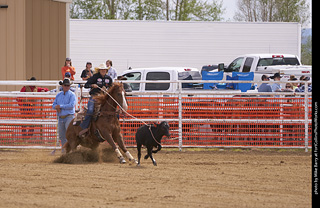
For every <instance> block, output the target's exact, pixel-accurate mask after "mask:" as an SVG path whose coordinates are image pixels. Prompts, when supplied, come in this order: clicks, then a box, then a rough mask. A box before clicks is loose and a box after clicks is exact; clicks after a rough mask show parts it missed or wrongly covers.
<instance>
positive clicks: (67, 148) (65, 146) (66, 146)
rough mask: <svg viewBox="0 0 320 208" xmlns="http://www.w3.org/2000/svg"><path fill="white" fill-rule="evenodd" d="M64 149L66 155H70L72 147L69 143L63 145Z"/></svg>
mask: <svg viewBox="0 0 320 208" xmlns="http://www.w3.org/2000/svg"><path fill="white" fill-rule="evenodd" d="M62 148H64V149H65V150H66V153H69V152H70V151H71V146H70V144H69V142H68V141H67V142H66V143H65V144H64V145H63V147H62Z"/></svg>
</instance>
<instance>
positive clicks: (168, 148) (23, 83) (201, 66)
mask: <svg viewBox="0 0 320 208" xmlns="http://www.w3.org/2000/svg"><path fill="white" fill-rule="evenodd" d="M57 2H59V1H57ZM55 3H56V2H55ZM7 9H10V5H9V7H8V8H7ZM1 12H3V9H1V10H0V15H1ZM67 20H68V18H67ZM0 21H1V20H0ZM43 21H45V20H43ZM68 21H70V22H69V23H68V24H67V30H68V31H69V32H68V33H67V34H68V35H69V37H68V36H67V37H68V38H69V39H68V40H67V41H66V45H67V50H66V51H67V53H65V54H64V57H59V58H57V59H56V60H59V62H58V63H54V64H56V65H57V66H58V67H55V69H50V70H54V72H43V71H42V72H41V73H39V74H32V73H30V72H28V70H27V71H26V76H28V75H30V76H28V77H26V78H25V79H12V78H11V79H10V78H8V79H7V80H1V81H0V89H3V90H2V91H0V118H1V119H0V207H268V208H270V207H311V206H312V195H317V186H315V184H317V183H312V180H313V177H312V175H314V174H315V173H314V172H312V169H311V166H312V152H313V150H314V149H313V137H312V132H313V128H312V116H313V115H312V114H313V112H314V109H312V77H311V75H312V71H311V70H312V68H311V66H305V65H302V64H301V62H300V60H299V56H300V55H301V54H300V50H301V48H300V45H301V42H300V40H299V38H301V32H297V31H298V30H301V25H300V24H298V23H287V24H284V23H274V24H271V23H270V24H268V23H265V24H262V23H261V24H255V23H252V24H250V23H231V22H229V23H220V22H213V23H204V22H191V23H185V22H177V23H172V22H166V23H164V22H160V23H159V22H149V21H98V20H96V21H93V20H88V21H85V20H84V21H81V20H68ZM108 27H109V28H114V30H113V32H112V33H110V34H109V36H108V37H105V36H106V33H104V32H103V31H104V29H105V28H108ZM159 27H160V29H159ZM161 27H162V29H161ZM241 27H245V28H247V29H244V30H243V31H241V30H240V28H241ZM128 28H137V30H132V33H130V34H127V33H126V34H124V33H123V32H124V31H125V30H127V29H128ZM147 28H148V29H147ZM149 28H151V29H150V31H158V32H159V33H160V35H159V34H158V32H148V31H149ZM164 28H165V30H163V29H164ZM190 28H193V29H194V30H195V31H198V30H201V28H203V29H206V30H210V31H209V33H211V34H212V33H213V31H224V30H229V32H228V33H226V34H219V33H215V35H214V37H213V38H207V37H205V35H203V34H202V33H201V34H202V35H201V36H197V34H198V33H195V32H194V33H192V32H190ZM210 28H212V31H211V29H210ZM232 28H234V29H235V30H236V31H237V34H238V36H234V35H230V34H232V32H231V31H232V30H233V29H232ZM248 28H249V29H248ZM255 28H256V29H257V30H255ZM282 28H284V29H283V31H282ZM87 29H89V30H88V32H86V31H85V30H87ZM152 29H153V30H152ZM264 29H265V31H264V32H263V31H262V30H264ZM138 30H140V31H138ZM173 30H176V31H173ZM248 30H249V31H254V30H255V31H258V34H247V31H248ZM93 31H96V33H92V32H93ZM163 31H164V32H163ZM202 31H203V30H202ZM274 31H277V32H278V33H279V34H277V38H274V37H273V36H272V35H270V34H272V33H273V32H274ZM290 31H291V32H290ZM188 32H190V33H192V34H191V35H190V36H189V35H188ZM268 32H269V34H268ZM142 33H147V34H145V36H143V35H142ZM164 33H168V36H166V35H164ZM182 33H185V34H186V35H185V36H184V38H185V39H184V40H185V41H187V45H186V42H181V41H180V39H179V41H178V39H176V38H177V37H181V36H180V35H181V34H182ZM242 33H243V34H242ZM263 33H266V35H265V37H264V36H263V35H262V34H263ZM175 34H177V36H175ZM199 34H200V33H199ZM282 34H284V35H283V36H282ZM0 35H1V34H0ZM140 35H141V37H140ZM158 35H159V36H158ZM229 35H230V36H229ZM258 36H259V40H258V39H257V38H258ZM0 37H2V36H0ZM170 38H171V39H170ZM215 38H216V39H215ZM228 38H231V39H232V41H234V42H233V43H234V44H232V46H231V45H228V44H226V43H227V42H228V41H230V39H228ZM224 39H228V40H226V42H223V40H224ZM277 39H279V40H277ZM110 40H114V42H112V41H111V42H110ZM297 40H299V41H297ZM8 41H9V42H10V40H8ZM153 41H155V42H157V43H155V45H152V44H153ZM210 41H214V43H211V42H210ZM241 42H243V44H242V43H241ZM250 42H252V44H255V46H252V47H247V46H248V43H250ZM175 44H178V45H176V47H173V46H174V45H175ZM179 44H180V45H179ZM210 44H213V45H214V47H217V49H214V47H213V46H212V47H211V46H210ZM219 44H222V45H219ZM237 44H238V45H237ZM281 44H283V45H281ZM196 45H197V46H196ZM198 45H200V46H201V47H202V49H203V50H201V49H200V48H197V47H198ZM275 45H276V46H277V47H278V48H275V47H276V46H275ZM293 45H294V46H293ZM48 46H50V47H51V45H48ZM0 47H2V46H1V45H0ZM26 47H28V45H26ZM52 47H54V46H53V45H52ZM119 47H120V48H119ZM121 47H122V48H121ZM139 47H141V48H139ZM168 47H169V49H170V50H166V49H168ZM170 47H172V48H170ZM188 47H190V48H188ZM207 47H208V48H210V47H211V49H212V52H210V50H208V48H207ZM230 47H234V48H230ZM263 47H264V49H263V50H262V49H261V48H263ZM155 48H157V50H156V52H155V51H154V50H153V49H155ZM107 49H110V51H111V52H109V50H107ZM6 50H7V49H6ZM42 50H43V51H42V55H43V56H44V55H45V53H46V52H45V50H44V49H42ZM133 51H134V52H133ZM194 51H195V52H194ZM200 51H202V52H200ZM0 52H1V51H0ZM209 53H211V54H209ZM4 54H5V55H6V54H7V53H4ZM48 54H50V53H48ZM175 54H177V55H176V56H175ZM7 55H8V57H9V55H10V53H8V54H7ZM25 55H26V57H28V54H25ZM29 55H30V54H29ZM0 56H1V53H0ZM8 59H9V58H8ZM34 59H35V58H34ZM48 60H49V58H48ZM209 60H210V61H209ZM110 63H111V65H110ZM212 63H214V64H212ZM27 65H28V64H27ZM7 66H9V64H8V65H7ZM41 66H43V65H41ZM71 66H72V67H71ZM65 67H67V68H65ZM86 67H87V71H86V72H84V71H85V70H86ZM72 68H73V69H74V70H75V71H72ZM6 70H9V68H7V69H6ZM64 70H65V71H64ZM90 70H92V74H91V73H90V72H89V71H90ZM33 72H34V71H33ZM82 72H83V73H84V75H83V76H82V75H81V74H83V73H82ZM46 73H48V74H50V76H53V77H54V76H56V77H57V78H52V79H49V78H47V79H46V78H44V77H45V76H49V75H46ZM86 73H88V75H87V74H86ZM104 73H106V75H105V74H104ZM80 76H81V77H80ZM100 76H101V77H100ZM95 77H96V78H97V79H96V81H94V79H95ZM106 77H110V79H109V78H106ZM111 82H112V84H111ZM69 85H70V87H69ZM65 87H66V88H67V90H65ZM68 89H69V90H68ZM263 89H264V90H263ZM94 90H96V91H97V92H98V93H97V94H92V91H94ZM67 92H68V93H69V92H71V96H74V97H75V103H74V106H71V107H69V108H68V109H69V110H70V109H71V110H74V112H75V113H72V114H67V115H62V114H60V112H62V111H61V109H62V110H63V109H64V108H63V107H62V104H59V103H56V102H59V101H58V95H60V94H61V95H66V93H67ZM63 99H64V98H63ZM92 99H93V100H94V101H92ZM90 102H92V103H94V113H93V114H90V113H88V112H87V111H89V112H91V111H90V109H91V107H90V105H91V104H90ZM57 104H58V105H59V107H56V105H57ZM64 104H65V103H64ZM64 104H63V105H64ZM60 107H61V109H60ZM65 109H66V107H65ZM87 114H88V115H90V118H91V123H90V126H89V128H88V130H86V129H84V128H82V125H83V123H84V122H85V120H86V118H87V117H86V116H87ZM67 116H71V118H74V120H72V121H71V122H70V124H69V125H68V126H67V127H65V130H64V131H62V130H61V129H60V130H59V127H60V128H64V127H62V126H63V125H62V126H61V124H59V122H61V121H62V120H63V119H65V118H66V117H67ZM83 130H85V131H83ZM81 132H84V133H83V134H82V133H81ZM59 134H60V135H59ZM62 134H63V135H62ZM316 161H317V160H316ZM316 165H317V163H316ZM314 178H316V180H317V176H316V174H315V175H314ZM312 186H314V187H312ZM315 187H316V190H315V192H313V193H312V191H311V190H312V189H313V188H315Z"/></svg>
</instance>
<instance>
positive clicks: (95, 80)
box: [79, 63, 112, 137]
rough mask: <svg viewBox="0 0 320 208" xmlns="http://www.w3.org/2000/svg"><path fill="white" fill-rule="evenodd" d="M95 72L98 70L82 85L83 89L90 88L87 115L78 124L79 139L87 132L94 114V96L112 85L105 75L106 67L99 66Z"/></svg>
mask: <svg viewBox="0 0 320 208" xmlns="http://www.w3.org/2000/svg"><path fill="white" fill-rule="evenodd" d="M95 70H98V73H96V74H94V75H93V76H92V77H91V78H89V79H88V80H87V83H86V84H85V85H84V87H85V88H91V90H90V92H89V94H90V99H89V101H88V110H87V114H86V116H85V118H84V120H83V121H82V123H81V124H80V127H81V129H82V130H81V131H80V132H79V136H80V137H85V135H86V133H87V132H88V130H89V125H90V122H91V119H92V116H93V112H94V99H93V98H92V97H93V96H94V95H96V94H98V93H99V92H100V91H101V88H102V87H106V88H108V87H110V86H111V85H112V78H111V77H110V76H108V75H107V71H108V67H107V66H106V65H105V64H104V63H103V64H100V65H99V66H98V67H97V68H95Z"/></svg>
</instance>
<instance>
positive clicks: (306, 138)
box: [304, 82, 309, 152]
mask: <svg viewBox="0 0 320 208" xmlns="http://www.w3.org/2000/svg"><path fill="white" fill-rule="evenodd" d="M308 116H309V96H308V82H305V83H304V148H305V152H308V141H309V135H308V131H309V117H308Z"/></svg>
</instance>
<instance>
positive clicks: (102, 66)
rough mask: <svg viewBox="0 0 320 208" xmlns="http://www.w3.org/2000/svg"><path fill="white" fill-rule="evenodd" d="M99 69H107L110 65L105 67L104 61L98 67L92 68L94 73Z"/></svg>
mask: <svg viewBox="0 0 320 208" xmlns="http://www.w3.org/2000/svg"><path fill="white" fill-rule="evenodd" d="M100 69H107V70H108V69H110V67H107V66H106V64H105V63H102V64H100V65H99V66H98V67H95V68H94V71H95V72H96V73H98V72H99V70H100Z"/></svg>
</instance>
